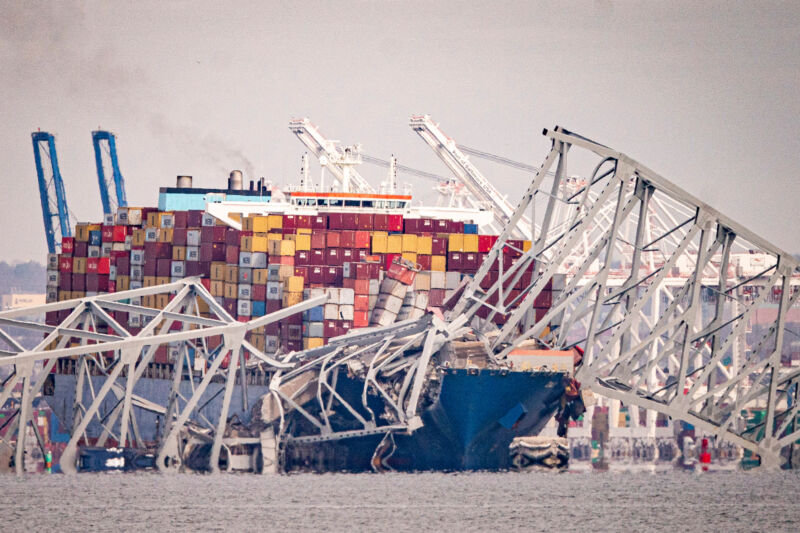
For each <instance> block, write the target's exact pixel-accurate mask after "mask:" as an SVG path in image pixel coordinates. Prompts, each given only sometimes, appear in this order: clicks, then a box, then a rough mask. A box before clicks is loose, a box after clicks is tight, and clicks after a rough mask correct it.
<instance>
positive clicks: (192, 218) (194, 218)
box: [186, 210, 203, 228]
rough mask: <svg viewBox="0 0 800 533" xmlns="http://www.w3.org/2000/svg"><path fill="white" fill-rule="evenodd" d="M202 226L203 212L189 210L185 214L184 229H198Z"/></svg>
mask: <svg viewBox="0 0 800 533" xmlns="http://www.w3.org/2000/svg"><path fill="white" fill-rule="evenodd" d="M202 225H203V211H200V210H191V211H187V212H186V227H187V228H199V227H201V226H202Z"/></svg>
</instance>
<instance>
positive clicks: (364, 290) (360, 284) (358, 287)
mask: <svg viewBox="0 0 800 533" xmlns="http://www.w3.org/2000/svg"><path fill="white" fill-rule="evenodd" d="M352 281H353V287H352V289H353V292H355V293H356V294H369V280H368V279H354V280H352Z"/></svg>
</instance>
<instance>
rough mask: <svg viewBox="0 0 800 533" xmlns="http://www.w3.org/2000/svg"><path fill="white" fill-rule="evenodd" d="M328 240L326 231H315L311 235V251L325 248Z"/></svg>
mask: <svg viewBox="0 0 800 533" xmlns="http://www.w3.org/2000/svg"><path fill="white" fill-rule="evenodd" d="M326 240H327V238H326V232H325V231H324V230H321V231H315V232H314V233H312V234H311V249H313V250H316V249H322V248H325V243H326Z"/></svg>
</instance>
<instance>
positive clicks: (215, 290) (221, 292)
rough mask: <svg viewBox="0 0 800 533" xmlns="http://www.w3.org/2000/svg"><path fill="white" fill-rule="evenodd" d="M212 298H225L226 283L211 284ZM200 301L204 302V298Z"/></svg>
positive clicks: (215, 282) (213, 282)
mask: <svg viewBox="0 0 800 533" xmlns="http://www.w3.org/2000/svg"><path fill="white" fill-rule="evenodd" d="M211 296H225V282H224V281H212V282H211ZM197 300H198V301H200V300H202V298H198V299H197Z"/></svg>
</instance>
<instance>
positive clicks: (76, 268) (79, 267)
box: [72, 257, 86, 274]
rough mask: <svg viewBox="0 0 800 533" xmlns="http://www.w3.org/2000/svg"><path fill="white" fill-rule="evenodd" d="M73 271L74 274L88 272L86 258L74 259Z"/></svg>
mask: <svg viewBox="0 0 800 533" xmlns="http://www.w3.org/2000/svg"><path fill="white" fill-rule="evenodd" d="M72 273H73V274H86V258H85V257H75V258H74V259H73V260H72Z"/></svg>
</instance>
